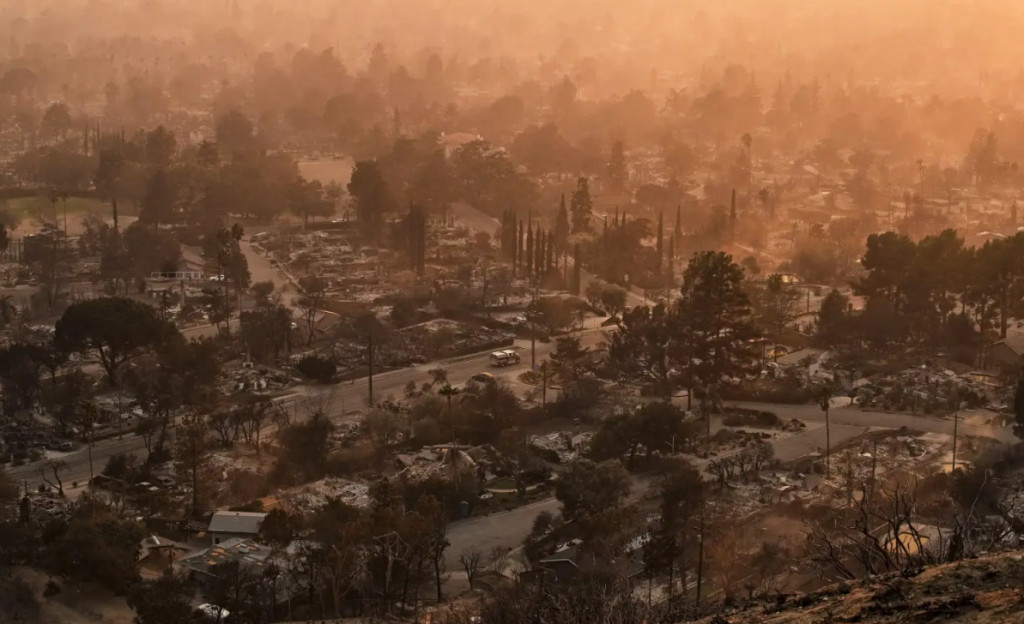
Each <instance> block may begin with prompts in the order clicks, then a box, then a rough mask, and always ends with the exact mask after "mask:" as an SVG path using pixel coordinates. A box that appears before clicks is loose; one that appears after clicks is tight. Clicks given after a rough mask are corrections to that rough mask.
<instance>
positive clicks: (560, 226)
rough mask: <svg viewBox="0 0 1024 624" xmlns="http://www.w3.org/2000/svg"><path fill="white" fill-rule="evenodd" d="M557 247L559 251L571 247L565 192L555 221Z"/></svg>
mask: <svg viewBox="0 0 1024 624" xmlns="http://www.w3.org/2000/svg"><path fill="white" fill-rule="evenodd" d="M555 247H557V248H558V250H559V251H568V249H569V212H568V210H566V208H565V193H562V201H561V203H559V205H558V219H557V220H556V221H555Z"/></svg>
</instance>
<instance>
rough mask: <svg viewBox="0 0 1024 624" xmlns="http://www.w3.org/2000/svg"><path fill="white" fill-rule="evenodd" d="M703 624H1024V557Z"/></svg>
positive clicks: (892, 579) (984, 560)
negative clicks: (931, 623)
mask: <svg viewBox="0 0 1024 624" xmlns="http://www.w3.org/2000/svg"><path fill="white" fill-rule="evenodd" d="M702 622H703V624H727V623H728V624H755V623H756V624H827V623H833V622H834V623H839V622H863V623H865V624H867V623H870V624H896V623H900V624H903V623H907V624H909V623H915V624H918V623H919V624H925V623H930V622H951V623H964V622H971V623H978V624H1010V623H1018V622H1019V623H1024V553H1022V552H1020V551H1016V552H1011V553H1002V554H998V555H986V556H983V557H979V558H977V559H972V560H968V561H962V562H959V563H955V564H947V565H942V566H935V567H931V568H925V569H923V570H920V571H918V572H916V573H914V574H906V575H902V576H901V575H890V576H884V577H876V578H872V579H867V580H864V581H861V582H858V583H854V584H852V585H845V584H840V585H838V586H831V587H829V588H827V589H825V590H823V591H821V592H816V593H813V594H807V595H790V596H784V597H780V599H779V600H778V601H776V602H771V603H766V604H761V605H755V606H749V607H745V608H743V609H741V610H739V611H736V612H732V613H726V614H723V615H720V616H716V617H714V618H708V619H705V620H702Z"/></svg>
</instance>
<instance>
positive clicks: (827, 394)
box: [818, 385, 832, 479]
mask: <svg viewBox="0 0 1024 624" xmlns="http://www.w3.org/2000/svg"><path fill="white" fill-rule="evenodd" d="M818 403H819V405H820V406H821V411H823V412H825V478H826V479H828V478H829V476H830V474H831V470H830V466H829V464H830V463H831V455H832V439H831V437H832V436H831V430H830V427H829V422H828V411H829V409H830V408H831V407H832V388H831V387H829V386H827V385H826V386H823V387H822V388H821V392H820V394H819V395H818Z"/></svg>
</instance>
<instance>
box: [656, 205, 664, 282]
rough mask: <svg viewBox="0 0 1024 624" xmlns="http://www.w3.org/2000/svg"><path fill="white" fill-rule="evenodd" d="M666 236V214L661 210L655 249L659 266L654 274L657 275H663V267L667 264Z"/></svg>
mask: <svg viewBox="0 0 1024 624" xmlns="http://www.w3.org/2000/svg"><path fill="white" fill-rule="evenodd" d="M664 238H665V223H664V215H663V214H662V213H660V212H659V213H658V240H657V241H655V249H656V250H657V257H658V266H657V267H656V268H655V270H654V274H655V275H657V276H658V277H661V267H662V266H664V264H665V257H664V251H665V249H664V246H665V243H664Z"/></svg>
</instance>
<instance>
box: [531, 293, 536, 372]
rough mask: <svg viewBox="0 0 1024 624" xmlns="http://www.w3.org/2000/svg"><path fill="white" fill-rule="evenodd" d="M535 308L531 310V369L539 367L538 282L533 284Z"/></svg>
mask: <svg viewBox="0 0 1024 624" xmlns="http://www.w3.org/2000/svg"><path fill="white" fill-rule="evenodd" d="M531 307H532V308H533V309H532V310H530V369H531V370H536V369H537V283H536V282H534V284H533V306H531Z"/></svg>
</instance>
